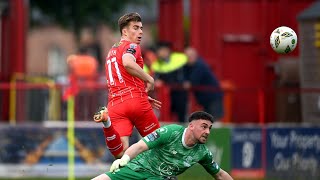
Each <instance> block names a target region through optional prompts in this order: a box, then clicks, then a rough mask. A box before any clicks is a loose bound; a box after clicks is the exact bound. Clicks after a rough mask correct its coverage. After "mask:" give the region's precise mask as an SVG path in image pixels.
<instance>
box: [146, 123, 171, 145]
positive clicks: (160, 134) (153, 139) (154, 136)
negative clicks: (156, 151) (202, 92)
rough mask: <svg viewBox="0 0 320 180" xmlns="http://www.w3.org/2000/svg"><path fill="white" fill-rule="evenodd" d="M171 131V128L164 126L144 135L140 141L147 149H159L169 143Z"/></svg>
mask: <svg viewBox="0 0 320 180" xmlns="http://www.w3.org/2000/svg"><path fill="white" fill-rule="evenodd" d="M173 131H174V130H173V129H172V127H170V126H164V127H161V128H159V129H157V130H155V131H153V132H152V133H150V134H148V135H146V136H145V137H144V138H142V140H143V141H144V142H145V143H146V144H147V146H148V147H149V149H152V148H155V147H159V146H161V145H163V144H167V143H168V142H170V138H171V134H172V132H173Z"/></svg>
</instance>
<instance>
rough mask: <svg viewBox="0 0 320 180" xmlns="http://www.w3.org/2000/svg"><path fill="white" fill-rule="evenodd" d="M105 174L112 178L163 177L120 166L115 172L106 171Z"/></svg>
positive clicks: (155, 179) (153, 179) (160, 179)
mask: <svg viewBox="0 0 320 180" xmlns="http://www.w3.org/2000/svg"><path fill="white" fill-rule="evenodd" d="M105 174H106V175H108V176H109V177H110V179H112V180H128V179H132V180H163V179H164V178H163V177H161V176H155V175H153V174H151V173H149V172H148V171H143V170H139V171H134V170H132V169H130V168H128V167H126V166H125V167H122V168H120V169H119V170H118V171H116V172H113V173H111V172H106V173H105Z"/></svg>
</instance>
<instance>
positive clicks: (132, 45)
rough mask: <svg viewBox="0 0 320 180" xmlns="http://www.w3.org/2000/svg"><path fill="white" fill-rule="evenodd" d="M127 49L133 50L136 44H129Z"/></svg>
mask: <svg viewBox="0 0 320 180" xmlns="http://www.w3.org/2000/svg"><path fill="white" fill-rule="evenodd" d="M129 47H130V48H132V49H135V48H136V47H137V44H134V43H131V44H130V45H129Z"/></svg>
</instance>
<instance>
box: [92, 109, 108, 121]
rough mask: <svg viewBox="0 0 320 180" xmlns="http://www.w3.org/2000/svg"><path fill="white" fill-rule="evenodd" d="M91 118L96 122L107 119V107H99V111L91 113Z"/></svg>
mask: <svg viewBox="0 0 320 180" xmlns="http://www.w3.org/2000/svg"><path fill="white" fill-rule="evenodd" d="M93 120H94V121H95V122H97V123H100V122H102V121H107V120H108V109H107V108H106V107H101V108H99V111H98V112H96V113H95V114H94V115H93Z"/></svg>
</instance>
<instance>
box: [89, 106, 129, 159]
mask: <svg viewBox="0 0 320 180" xmlns="http://www.w3.org/2000/svg"><path fill="white" fill-rule="evenodd" d="M119 109H121V107H118V106H117V108H114V107H111V108H110V109H106V108H105V109H102V110H101V111H99V112H100V116H101V117H100V116H99V113H97V114H96V115H95V121H96V122H103V124H104V128H103V133H104V136H105V142H106V145H107V147H108V149H109V150H110V152H111V154H112V155H113V156H114V157H115V158H120V157H121V156H122V155H123V152H124V151H125V150H126V149H127V148H128V146H129V135H131V133H132V128H133V125H132V124H131V122H130V121H129V120H128V119H127V118H125V117H124V116H122V114H121V113H120V114H119ZM120 112H121V110H120Z"/></svg>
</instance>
